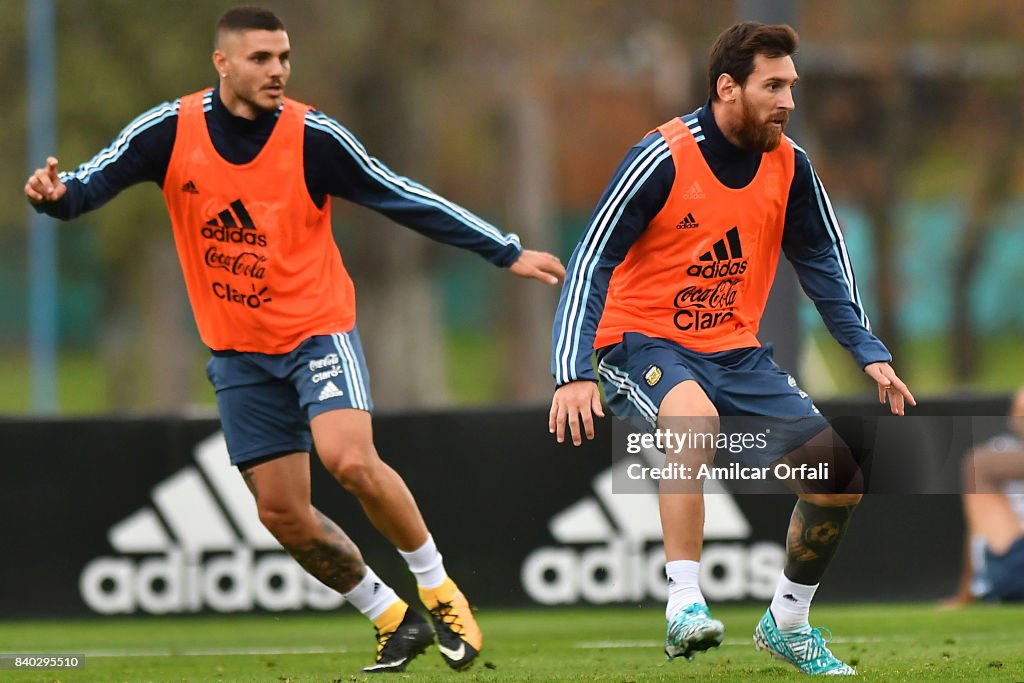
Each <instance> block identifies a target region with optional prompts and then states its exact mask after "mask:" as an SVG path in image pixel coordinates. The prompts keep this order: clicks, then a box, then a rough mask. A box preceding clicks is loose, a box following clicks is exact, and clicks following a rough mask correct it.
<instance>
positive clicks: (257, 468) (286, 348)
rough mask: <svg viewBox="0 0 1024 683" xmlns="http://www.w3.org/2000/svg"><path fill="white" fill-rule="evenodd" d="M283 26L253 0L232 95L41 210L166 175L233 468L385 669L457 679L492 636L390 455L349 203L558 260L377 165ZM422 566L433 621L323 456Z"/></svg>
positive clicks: (473, 244)
mask: <svg viewBox="0 0 1024 683" xmlns="http://www.w3.org/2000/svg"><path fill="white" fill-rule="evenodd" d="M290 56H291V47H290V44H289V40H288V34H287V33H286V32H285V28H284V24H283V23H282V22H281V20H280V19H279V18H278V17H277V16H276V15H275V14H274V13H272V12H271V11H269V10H266V9H263V8H258V7H235V8H233V9H229V10H228V11H227V12H225V13H224V14H223V15H222V16H221V18H220V20H219V21H218V22H217V27H216V39H215V49H214V52H213V64H214V67H215V68H216V70H217V74H218V83H217V85H216V86H214V87H212V88H205V89H203V90H201V91H199V92H196V93H193V94H191V95H186V96H184V97H181V98H180V99H177V100H174V101H173V102H169V103H165V104H162V105H160V106H158V107H154V108H153V109H151V110H149V111H148V112H146V113H144V114H142V115H141V116H140V117H138V118H137V119H135V121H133V122H132V123H131V124H129V125H128V127H127V128H125V129H124V131H122V133H121V134H120V135H119V136H118V137H117V138H116V139H115V140H114V141H113V142H112V143H111V144H110V146H109V147H107V148H106V149H104V150H102V151H101V152H100V153H99V154H97V155H96V156H95V157H94V158H93V159H92V160H90V161H87V162H86V163H84V164H82V165H81V166H79V167H78V169H76V170H75V171H73V172H70V173H58V170H57V160H56V159H54V158H53V157H51V158H49V159H48V160H47V163H46V167H45V168H41V169H38V170H37V171H35V173H33V174H32V176H31V177H30V178H29V179H28V182H27V183H26V184H25V194H26V196H27V197H28V199H29V200H30V201H31V202H32V203H33V204H34V205H35V206H36V208H37V210H40V211H43V212H45V213H47V214H49V215H51V216H55V217H57V218H61V219H70V218H74V217H75V216H78V215H80V214H82V213H83V212H86V211H90V210H93V209H97V208H99V207H100V206H102V205H103V204H104V203H106V202H107V201H109V200H110V199H112V198H113V197H114V196H115V195H117V194H118V193H119V192H121V191H122V190H123V189H125V188H126V187H128V186H130V185H133V184H136V183H140V182H144V181H152V182H154V183H156V184H157V185H159V186H160V187H161V188H162V190H163V195H164V200H165V201H166V204H167V208H168V211H169V212H170V217H171V223H172V226H173V230H174V240H175V245H176V247H177V251H178V256H179V259H180V262H181V267H182V270H183V272H184V275H185V284H186V287H187V290H188V295H189V300H190V302H191V304H192V309H193V312H194V314H195V319H196V323H197V325H198V328H199V333H200V336H201V337H202V340H203V342H204V343H205V344H206V345H207V346H208V347H209V348H210V349H211V351H212V358H211V359H210V361H209V363H208V365H207V374H208V376H209V378H210V381H211V382H212V383H213V385H214V387H215V388H216V393H217V405H218V409H219V411H220V418H221V422H222V424H223V428H224V434H225V437H226V439H227V444H228V450H229V452H230V455H231V462H232V464H234V465H235V466H237V467H238V469H239V471H240V472H241V474H242V476H243V477H244V479H245V482H246V484H247V485H248V486H249V489H250V490H251V491H252V494H253V496H254V497H255V499H256V506H257V509H258V511H259V516H260V520H261V521H262V522H263V524H264V525H265V526H266V527H267V529H269V530H270V532H271V533H272V534H273V535H274V537H275V538H277V540H278V541H279V542H280V543H281V545H283V546H284V547H285V548H286V549H287V550H288V552H289V553H291V555H292V556H293V557H294V558H295V559H296V560H297V561H298V562H299V564H300V565H302V567H303V568H304V569H305V570H306V571H307V572H309V573H310V574H312V575H313V576H315V577H316V578H317V579H319V580H320V581H321V582H323V583H324V584H325V585H327V586H329V587H330V588H333V589H335V590H337V591H338V592H339V593H342V594H343V595H344V596H345V598H346V599H347V600H348V602H350V603H352V605H354V606H355V607H356V608H357V609H358V610H359V611H360V612H362V613H363V614H364V615H366V616H367V617H368V618H369V619H371V620H372V621H373V624H374V626H375V627H376V629H377V637H378V648H377V655H376V661H375V663H374V664H373V665H372V666H369V667H367V668H366V669H365V671H368V672H379V671H402V670H404V669H405V667H406V665H407V664H408V663H409V661H410V660H411V659H412V658H413V657H415V656H417V655H418V654H420V653H421V652H423V650H424V649H425V648H426V647H427V646H428V645H429V644H430V643H431V642H433V639H434V633H435V631H436V635H437V639H438V648H439V650H440V652H441V655H442V656H443V658H444V660H445V661H446V662H447V664H448V665H449V666H451V667H452V668H454V669H464V668H466V667H467V666H469V665H471V664H472V663H473V662H474V661H475V659H476V657H477V655H478V654H479V652H480V648H481V646H482V642H483V637H482V635H481V633H480V629H479V627H478V626H477V622H476V620H475V618H474V617H473V613H472V611H471V609H470V607H469V604H468V602H467V601H466V598H465V597H464V596H463V594H462V592H461V591H460V590H459V589H458V587H457V586H456V585H455V583H454V582H453V581H452V579H451V578H449V576H448V574H447V572H446V570H445V567H444V563H443V561H442V558H441V554H440V553H439V552H438V550H437V547H436V545H435V543H434V540H433V538H432V537H431V535H430V533H429V531H428V529H427V526H426V524H425V523H424V521H423V518H422V516H421V514H420V511H419V508H418V507H417V505H416V501H415V500H414V499H413V497H412V494H411V493H410V491H409V489H408V488H407V487H406V485H405V482H404V481H403V480H402V478H401V477H400V476H399V475H398V474H397V473H396V472H395V471H394V470H393V469H392V468H391V467H389V466H388V465H387V464H386V463H385V462H384V461H383V460H381V458H380V457H379V456H378V454H377V451H376V450H375V448H374V445H373V435H372V429H371V417H370V413H371V410H372V405H373V404H372V401H371V399H370V392H369V381H368V378H367V371H366V364H365V361H364V360H363V353H362V349H361V345H360V340H359V335H358V333H357V331H356V317H355V295H354V289H353V285H352V280H351V279H350V278H349V276H348V273H347V272H346V270H345V267H344V265H343V264H342V260H341V256H340V253H339V251H338V247H337V245H336V244H335V242H334V239H333V237H332V233H331V197H332V196H333V197H341V198H344V199H348V200H350V201H353V202H356V203H358V204H362V205H363V206H367V207H369V208H372V209H375V210H377V211H379V212H380V213H382V214H384V215H386V216H388V217H389V218H392V219H393V220H395V221H397V222H399V223H401V224H403V225H405V226H407V227H409V228H412V229H413V230H416V231H418V232H421V233H423V234H424V235H426V236H428V237H430V238H433V239H435V240H438V241H441V242H444V243H447V244H452V245H456V246H459V247H462V248H465V249H469V250H472V251H475V252H476V253H478V254H480V255H481V256H483V257H484V258H486V259H487V260H489V261H490V262H491V263H493V264H494V265H496V266H499V267H505V268H508V269H509V270H510V271H511V272H512V273H514V274H515V275H518V276H521V277H527V278H535V279H538V280H541V281H542V282H545V283H548V284H557V282H558V281H559V279H560V278H561V277H562V276H563V275H564V269H563V268H562V265H561V263H560V262H559V260H558V259H557V258H556V257H554V256H552V255H550V254H545V253H541V252H536V251H530V250H524V249H523V248H522V247H521V246H520V244H519V239H518V238H517V237H516V236H515V235H513V234H506V233H503V232H502V231H500V230H498V229H497V228H495V227H494V226H492V225H490V224H489V223H487V222H486V221H484V220H482V219H480V218H478V217H477V216H475V215H473V214H472V213H470V212H469V211H467V210H466V209H464V208H462V207H460V206H458V205H456V204H454V203H452V202H450V201H449V200H447V199H445V198H443V197H441V196H439V195H437V194H435V193H433V192H432V191H430V190H429V189H427V188H425V187H423V186H422V185H419V184H417V183H415V182H413V181H411V180H409V179H407V178H404V177H401V176H399V175H396V174H395V173H393V172H392V171H391V170H390V169H388V168H387V167H386V166H384V164H382V163H381V162H380V161H378V160H377V159H376V158H374V157H372V156H370V155H369V154H368V153H367V152H366V150H365V149H364V148H363V146H362V144H361V143H360V142H359V141H358V140H357V139H356V138H355V136H353V135H352V133H351V132H349V131H348V130H346V129H345V128H344V127H343V126H341V125H340V124H339V123H338V122H337V121H335V120H334V119H332V118H330V117H329V116H327V115H326V114H323V113H321V112H319V111H317V110H316V109H314V108H312V107H310V106H309V105H305V104H302V103H300V102H296V101H294V100H291V99H288V98H286V97H285V96H284V92H285V86H286V84H287V82H288V77H289V74H290V72H291V63H290ZM314 443H315V444H316V450H317V453H318V455H319V456H320V459H321V461H322V462H323V463H324V465H325V466H326V468H327V469H328V470H329V471H330V472H331V473H332V474H333V475H334V476H335V478H336V479H337V480H338V481H339V482H340V483H341V484H342V486H344V487H345V488H346V489H348V490H349V491H350V492H351V493H352V494H354V495H355V496H356V497H357V498H358V499H359V502H360V504H361V505H362V507H363V509H364V510H365V512H366V515H367V517H368V518H369V519H370V521H371V522H372V523H373V525H374V526H375V527H376V528H377V529H378V530H379V531H380V532H381V533H382V534H383V535H384V536H385V537H386V538H387V539H388V541H390V542H391V543H392V544H393V545H394V546H395V547H396V548H397V549H398V550H399V552H400V553H401V555H402V556H403V557H404V558H405V560H406V562H407V563H408V566H409V569H410V570H411V571H412V572H413V574H415V576H416V581H417V584H418V586H419V595H420V599H421V600H422V602H423V604H424V605H425V606H426V608H427V609H428V611H429V612H430V615H431V618H432V622H433V627H432V626H431V623H430V622H428V621H427V620H426V619H424V617H422V616H420V614H419V613H418V612H417V611H416V610H415V609H412V608H410V607H409V606H408V605H407V604H406V603H405V602H404V601H403V600H401V599H400V598H399V597H398V596H397V595H396V594H395V591H394V590H392V589H391V588H390V587H389V586H388V585H387V584H386V583H385V582H384V581H383V580H381V579H380V578H379V577H378V576H377V575H376V574H375V573H374V572H373V570H372V569H370V568H369V567H368V566H367V565H366V563H365V562H364V561H363V558H362V555H361V554H360V552H359V549H358V548H357V547H356V545H355V544H354V543H353V542H352V541H351V540H350V539H349V538H348V536H346V535H345V533H344V532H343V531H342V530H341V528H340V527H339V526H338V525H337V524H336V523H335V522H334V521H333V520H331V519H328V518H327V517H326V516H324V515H323V514H322V513H321V512H320V511H318V510H317V509H316V508H314V507H313V506H312V504H311V501H310V471H309V453H310V448H311V446H312V444H314Z"/></svg>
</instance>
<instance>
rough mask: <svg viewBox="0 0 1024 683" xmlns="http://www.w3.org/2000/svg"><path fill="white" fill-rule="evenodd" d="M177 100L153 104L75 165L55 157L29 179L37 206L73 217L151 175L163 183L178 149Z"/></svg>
mask: <svg viewBox="0 0 1024 683" xmlns="http://www.w3.org/2000/svg"><path fill="white" fill-rule="evenodd" d="M178 102H179V101H178V100H175V101H174V102H165V103H163V104H161V105H158V106H156V107H153V108H152V109H150V110H149V111H147V112H145V113H144V114H142V115H141V116H139V117H138V118H136V119H135V120H134V121H132V122H131V123H129V124H128V125H127V126H126V127H125V128H124V130H122V131H121V132H120V134H118V136H117V137H116V138H114V139H113V140H112V141H111V142H110V144H109V145H107V146H106V147H104V148H103V149H102V150H100V151H99V152H98V153H97V154H96V156H94V157H93V158H92V159H90V160H89V161H87V162H85V163H84V164H82V165H81V166H79V167H78V168H77V169H75V170H74V171H70V172H69V171H63V172H59V171H58V162H57V159H56V158H54V157H49V158H48V159H47V160H46V167H45V168H40V169H37V170H36V171H35V172H34V173H33V174H32V175H31V176H30V177H29V179H28V181H27V182H26V183H25V196H26V197H27V198H28V200H29V201H30V202H31V203H32V205H33V206H34V207H36V211H38V212H40V213H45V214H47V215H49V216H53V217H54V218H59V219H61V220H71V219H72V218H76V217H78V216H80V215H81V214H83V213H85V212H87V211H92V210H94V209H98V208H99V207H101V206H103V205H104V204H106V203H107V202H108V201H110V200H111V199H113V198H114V197H115V196H117V194H118V193H120V192H121V191H122V190H124V189H125V188H127V187H129V186H131V185H134V184H136V183H141V182H146V181H152V182H154V183H157V184H158V185H162V184H163V181H164V176H166V175H167V165H168V163H169V162H170V159H171V151H172V150H173V149H174V139H175V136H176V132H177V125H178V123H177V122H178Z"/></svg>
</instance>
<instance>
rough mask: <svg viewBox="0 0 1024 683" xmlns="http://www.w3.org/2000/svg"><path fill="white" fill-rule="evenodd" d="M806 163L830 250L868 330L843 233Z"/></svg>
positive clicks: (869, 326)
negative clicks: (829, 238) (830, 239)
mask: <svg viewBox="0 0 1024 683" xmlns="http://www.w3.org/2000/svg"><path fill="white" fill-rule="evenodd" d="M807 163H808V166H809V167H810V171H811V184H812V185H813V187H814V196H815V198H816V199H817V200H818V210H819V211H820V212H821V218H822V221H823V222H824V223H825V228H826V229H827V230H828V233H829V237H831V238H832V250H833V251H834V252H835V255H836V258H837V259H839V263H840V266H841V268H840V272H842V274H843V280H844V281H845V283H846V287H847V292H848V295H849V297H850V301H851V302H853V303H854V304H855V305H856V306H857V308H858V309H860V322H861V324H862V325H864V327H865V328H866V329H868V330H870V329H871V323H870V321H869V320H868V316H867V314H866V313H865V312H864V307H863V306H862V305H861V301H860V293H859V292H858V291H857V284H856V282H855V280H854V276H853V265H852V264H851V263H850V255H849V253H848V252H847V250H846V243H845V242H844V241H843V233H842V231H840V230H839V221H838V220H837V219H836V215H835V212H834V211H833V210H832V204H831V202H830V201H829V199H828V194H827V193H826V192H825V188H824V187H823V186H822V185H821V180H820V179H819V178H818V175H817V174H816V173H815V172H814V167H813V166H810V161H809V160H808V162H807Z"/></svg>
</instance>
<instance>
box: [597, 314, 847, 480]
mask: <svg viewBox="0 0 1024 683" xmlns="http://www.w3.org/2000/svg"><path fill="white" fill-rule="evenodd" d="M598 359H599V362H598V367H597V373H598V376H599V377H600V378H601V386H602V389H603V390H604V396H605V401H606V402H607V403H608V407H609V408H610V409H611V411H612V412H613V413H614V414H615V415H616V416H617V417H620V418H623V419H632V418H636V417H641V418H643V419H644V420H645V421H646V423H647V425H648V426H649V427H651V428H654V427H656V426H657V419H658V410H659V408H660V406H661V402H662V400H663V399H664V398H665V396H666V395H667V394H668V392H669V391H670V390H671V389H672V388H673V387H675V386H676V385H678V384H680V383H681V382H685V381H687V380H694V381H696V382H697V384H699V385H700V387H701V389H703V390H704V393H705V394H707V396H708V398H709V399H710V400H711V402H712V403H713V404H714V406H715V409H716V410H717V411H718V414H719V415H721V416H722V417H725V418H728V417H736V418H739V417H743V418H749V417H767V418H773V419H771V420H766V421H765V423H764V424H765V425H767V427H768V428H769V429H770V433H769V434H768V435H767V437H766V439H767V446H766V447H765V448H757V449H756V450H753V449H751V450H747V451H745V452H744V453H742V454H740V455H739V458H740V459H742V460H744V461H745V462H746V464H749V465H752V466H766V465H768V464H769V463H771V462H774V461H776V460H778V459H779V458H781V457H782V456H784V455H786V454H787V453H789V452H790V451H792V450H794V449H796V448H798V447H799V446H802V445H803V444H805V443H806V442H807V441H808V440H810V439H811V438H812V437H814V436H815V435H817V434H818V433H820V432H821V431H822V430H824V429H825V428H826V427H828V426H829V424H828V421H827V420H826V419H825V418H824V417H822V415H821V413H820V412H818V409H817V408H816V407H815V405H814V402H813V401H812V400H811V398H810V396H808V395H807V393H806V392H804V391H802V390H801V389H800V387H798V386H797V384H796V380H794V379H793V378H792V377H790V375H789V374H788V373H787V372H785V371H784V370H782V369H781V368H779V366H778V365H776V364H775V360H774V359H773V358H772V347H771V345H765V346H760V347H752V348H744V349H734V350H731V351H719V352H716V353H699V352H697V351H691V350H689V349H686V348H684V347H682V346H680V345H679V344H676V343H675V342H672V341H668V340H667V339H658V338H654V337H647V336H645V335H643V334H639V333H635V332H627V333H626V334H625V335H624V336H623V339H622V342H621V343H619V344H616V345H615V346H611V347H608V348H605V349H601V350H600V351H599V353H598ZM673 417H685V416H673ZM740 425H743V431H751V430H750V427H751V425H752V422H751V421H750V420H733V421H730V420H728V419H725V420H722V432H723V433H730V431H731V430H732V429H736V428H739V426H740Z"/></svg>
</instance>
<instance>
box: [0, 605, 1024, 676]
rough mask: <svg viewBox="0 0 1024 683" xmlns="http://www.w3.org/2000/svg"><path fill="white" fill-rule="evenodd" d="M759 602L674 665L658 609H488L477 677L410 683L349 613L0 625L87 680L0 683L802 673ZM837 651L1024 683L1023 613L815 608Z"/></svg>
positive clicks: (915, 670) (931, 671)
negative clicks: (379, 658) (757, 632)
mask: <svg viewBox="0 0 1024 683" xmlns="http://www.w3.org/2000/svg"><path fill="white" fill-rule="evenodd" d="M763 610H764V606H763V605H758V606H739V607H733V606H730V607H715V608H714V614H715V616H716V617H717V618H719V619H721V620H722V621H724V622H725V625H726V629H727V631H726V640H725V643H724V644H723V645H722V647H721V648H720V649H718V650H712V651H710V652H708V653H706V654H702V655H698V657H697V659H696V660H695V661H693V662H686V661H685V660H675V661H673V662H666V661H665V658H664V655H663V654H662V651H661V650H662V646H663V642H664V640H663V639H664V619H663V614H662V610H661V609H660V608H655V607H645V608H640V607H636V608H614V609H610V608H609V609H596V608H595V609H533V610H490V611H488V610H485V611H483V612H481V613H480V614H479V615H478V616H479V620H480V624H481V627H482V628H483V630H484V637H485V639H486V640H485V647H484V651H483V654H482V655H481V657H480V660H478V662H477V664H476V666H475V667H474V668H473V669H471V670H470V671H468V672H464V673H456V672H453V671H450V670H448V668H447V667H445V666H444V664H443V663H442V661H441V658H440V656H439V655H438V654H437V650H436V648H431V649H429V650H428V651H427V653H426V654H425V655H423V656H421V657H420V658H418V659H416V660H415V661H414V662H413V663H412V665H411V666H410V667H409V670H408V671H407V672H406V673H404V674H385V675H383V677H382V676H366V675H363V674H361V673H360V668H361V667H362V666H363V665H365V664H367V663H369V661H370V659H371V657H372V652H373V647H374V641H373V637H372V633H373V630H372V628H370V626H369V625H368V624H367V623H366V621H365V620H363V619H362V617H360V616H359V615H357V614H355V613H354V612H353V611H352V610H350V609H348V608H344V609H343V610H342V611H339V612H337V613H333V614H325V615H312V616H310V615H286V616H271V615H266V616H246V617H191V618H178V617H166V618H152V617H148V618H140V619H104V620H96V621H85V622H71V623H58V622H2V623H0V652H8V653H14V652H17V653H51V654H62V653H63V654H79V655H81V654H84V655H85V664H84V667H83V668H82V669H79V670H47V671H40V670H33V671H29V670H18V671H10V670H8V671H0V681H46V682H51V681H61V682H63V681H89V682H92V681H189V682H192V681H216V682H224V681H270V682H271V683H289V682H292V681H294V682H295V683H299V682H329V683H333V682H336V681H342V682H348V681H364V680H377V681H379V680H382V678H383V680H385V681H386V680H400V681H402V682H403V683H404V682H405V681H411V682H417V681H447V682H449V683H451V682H454V681H459V682H464V683H469V682H476V681H617V682H621V683H627V682H636V683H639V682H640V681H678V680H688V679H692V680H710V681H733V680H735V681H749V680H758V681H759V680H785V679H790V680H798V679H800V678H802V676H801V674H799V673H798V672H796V670H795V669H793V668H791V667H790V666H789V665H786V664H783V663H781V662H776V661H774V660H772V659H771V658H770V657H769V656H768V655H767V654H765V653H763V652H758V651H756V650H755V649H754V647H753V643H752V641H751V635H752V633H753V629H754V625H755V624H756V622H757V620H758V618H759V617H760V615H761V614H762V612H763ZM812 617H813V619H814V624H815V625H825V626H828V627H829V628H830V629H831V630H832V631H833V632H834V634H835V640H833V642H832V645H831V648H832V651H833V652H834V653H836V655H838V656H839V657H841V658H843V659H845V660H846V661H848V662H849V663H851V664H853V665H854V666H856V667H857V670H858V672H859V674H860V677H861V678H862V679H866V680H876V681H919V680H933V681H942V680H970V681H987V680H992V681H1022V680H1024V607H988V606H976V607H972V608H969V609H966V610H962V611H958V612H940V611H937V610H936V609H935V608H934V607H933V606H931V605H859V606H852V605H850V606H830V605H821V606H817V607H815V608H814V610H813V611H812Z"/></svg>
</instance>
